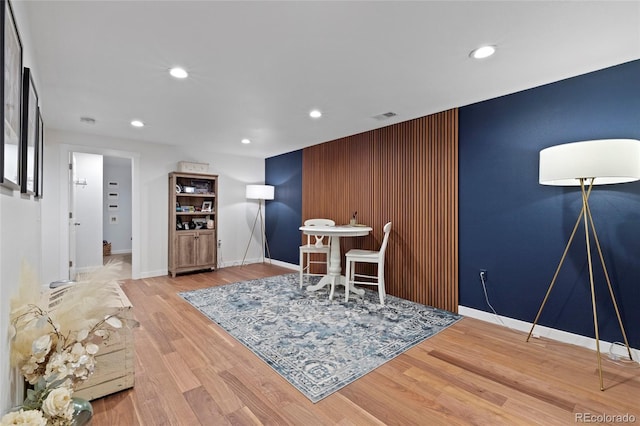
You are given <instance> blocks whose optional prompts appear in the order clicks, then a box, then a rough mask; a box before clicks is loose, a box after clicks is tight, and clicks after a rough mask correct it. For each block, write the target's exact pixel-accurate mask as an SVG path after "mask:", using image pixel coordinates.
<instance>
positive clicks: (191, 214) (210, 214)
mask: <svg viewBox="0 0 640 426" xmlns="http://www.w3.org/2000/svg"><path fill="white" fill-rule="evenodd" d="M176 215H178V216H213V212H176Z"/></svg>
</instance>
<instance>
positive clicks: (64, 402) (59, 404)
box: [42, 387, 73, 419]
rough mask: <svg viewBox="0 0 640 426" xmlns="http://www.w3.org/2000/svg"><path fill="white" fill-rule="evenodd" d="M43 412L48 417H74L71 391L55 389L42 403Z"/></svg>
mask: <svg viewBox="0 0 640 426" xmlns="http://www.w3.org/2000/svg"><path fill="white" fill-rule="evenodd" d="M42 411H44V414H45V415H46V416H47V417H63V418H66V419H71V418H72V417H73V405H72V404H71V390H70V389H69V388H66V387H60V388H55V389H54V390H52V391H51V392H50V393H49V395H47V398H46V399H45V400H44V402H43V403H42Z"/></svg>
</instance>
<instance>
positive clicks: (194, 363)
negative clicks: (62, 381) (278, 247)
mask: <svg viewBox="0 0 640 426" xmlns="http://www.w3.org/2000/svg"><path fill="white" fill-rule="evenodd" d="M290 272H292V271H290V270H288V269H284V268H281V267H277V266H273V265H269V264H253V265H246V266H242V267H229V268H222V269H219V270H217V271H213V272H207V273H198V274H187V275H182V276H178V277H176V278H171V277H169V276H167V277H156V278H145V279H142V280H126V281H124V284H123V286H122V287H123V289H124V291H125V293H126V294H127V296H128V297H129V299H130V300H131V302H132V304H133V307H134V308H133V312H134V316H135V318H136V319H137V320H138V321H139V322H140V326H139V327H138V328H135V329H134V331H133V334H134V346H135V353H136V362H135V368H136V371H135V386H134V388H132V389H128V390H125V391H122V392H119V393H117V394H113V395H109V396H106V397H103V398H101V399H99V400H95V401H93V407H94V417H93V422H92V426H114V425H116V426H118V425H122V426H135V425H143V426H144V425H149V426H155V425H188V426H192V425H198V424H200V425H226V424H230V425H267V424H274V425H289V424H290V425H345V426H346V425H358V426H360V425H383V424H384V425H408V424H429V425H468V424H494V425H498V424H509V425H514V424H515V425H518V424H524V425H528V424H544V425H556V424H557V425H564V424H570V423H574V422H575V419H576V415H597V414H607V415H625V414H628V415H632V416H635V418H636V419H637V421H640V407H639V405H638V400H639V399H640V368H637V367H638V366H637V365H636V366H635V367H636V368H629V367H625V366H621V365H618V364H615V363H612V362H611V361H609V360H608V359H603V371H604V377H605V387H606V388H607V389H606V390H605V391H604V392H602V391H600V390H599V386H598V376H597V370H596V368H595V367H596V358H595V353H594V352H593V351H590V350H587V349H584V348H580V347H576V346H572V345H566V344H562V343H558V342H554V341H550V340H547V339H532V340H531V341H530V342H529V343H526V342H525V341H524V340H525V338H526V334H525V333H522V332H518V331H515V330H511V329H508V328H505V327H501V326H497V325H494V324H489V323H486V322H482V321H479V320H475V319H471V318H464V319H463V320H461V321H459V322H458V323H456V324H454V325H453V326H451V327H449V328H447V329H445V330H443V331H442V332H440V333H439V334H437V335H436V336H434V337H432V338H430V339H427V340H425V341H424V342H422V343H420V344H419V345H417V346H416V347H414V348H412V349H410V350H409V351H407V352H405V353H404V354H401V355H399V356H398V357H396V358H395V359H393V360H391V361H389V362H387V363H386V364H384V365H383V366H381V367H380V368H378V369H377V370H375V371H373V372H371V373H369V374H367V375H365V376H364V377H363V378H361V379H359V380H356V381H355V382H353V383H351V384H349V385H347V386H346V387H344V388H343V389H341V390H339V391H337V392H335V393H334V394H332V395H330V396H328V397H327V398H325V399H323V400H321V401H319V402H318V403H316V404H313V403H312V402H310V401H309V400H308V399H307V398H306V397H305V396H304V395H302V394H301V393H300V392H298V391H297V390H296V389H295V388H294V387H293V386H292V385H290V384H289V383H288V382H287V381H286V380H285V379H283V378H282V377H281V376H280V375H278V374H277V373H276V372H275V371H274V370H273V369H271V367H269V366H268V365H267V364H265V363H264V362H263V361H261V360H260V359H259V358H258V357H257V356H255V355H254V354H253V353H252V352H251V351H250V350H249V349H247V348H246V347H245V346H244V345H242V344H241V343H239V342H238V341H236V340H235V339H234V338H233V337H231V336H230V335H229V334H228V333H226V332H225V331H224V330H222V329H221V328H220V327H219V326H218V325H216V324H213V323H212V322H211V321H210V320H209V319H207V318H206V317H205V316H204V315H202V314H201V313H200V312H198V311H197V310H196V309H194V308H193V307H192V306H191V305H190V304H188V303H187V302H185V301H184V300H183V299H182V298H181V297H180V296H179V295H178V293H179V292H181V291H189V290H194V289H199V288H206V287H210V286H215V285H225V284H228V283H232V282H237V281H244V280H251V279H256V278H261V277H266V276H272V275H279V274H283V273H290Z"/></svg>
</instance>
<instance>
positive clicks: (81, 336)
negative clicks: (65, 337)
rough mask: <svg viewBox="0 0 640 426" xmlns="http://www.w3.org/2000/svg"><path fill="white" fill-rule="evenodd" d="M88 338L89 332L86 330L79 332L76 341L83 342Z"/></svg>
mask: <svg viewBox="0 0 640 426" xmlns="http://www.w3.org/2000/svg"><path fill="white" fill-rule="evenodd" d="M88 336H89V330H87V329H86V328H85V329H83V330H80V331H79V332H78V340H79V341H83V340H84V339H86V338H87V337H88Z"/></svg>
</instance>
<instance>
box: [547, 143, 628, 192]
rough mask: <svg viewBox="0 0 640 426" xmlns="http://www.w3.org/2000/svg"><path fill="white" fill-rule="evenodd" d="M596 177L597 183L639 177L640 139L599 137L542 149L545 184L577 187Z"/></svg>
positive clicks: (615, 181) (609, 182) (595, 182)
mask: <svg viewBox="0 0 640 426" xmlns="http://www.w3.org/2000/svg"><path fill="white" fill-rule="evenodd" d="M581 178H582V179H591V178H594V179H595V180H594V182H593V184H594V185H607V184H613V183H625V182H633V181H636V180H639V179H640V141H639V140H636V139H600V140H592V141H584V142H573V143H566V144H563V145H556V146H552V147H549V148H545V149H543V150H542V151H540V175H539V179H540V183H541V184H542V185H558V186H578V185H580V179H581Z"/></svg>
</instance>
